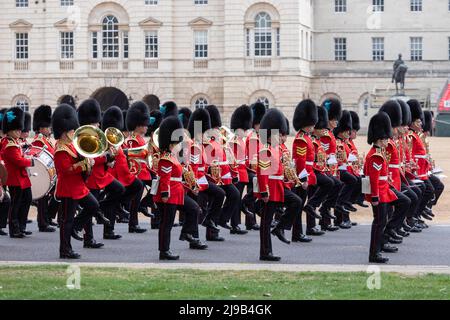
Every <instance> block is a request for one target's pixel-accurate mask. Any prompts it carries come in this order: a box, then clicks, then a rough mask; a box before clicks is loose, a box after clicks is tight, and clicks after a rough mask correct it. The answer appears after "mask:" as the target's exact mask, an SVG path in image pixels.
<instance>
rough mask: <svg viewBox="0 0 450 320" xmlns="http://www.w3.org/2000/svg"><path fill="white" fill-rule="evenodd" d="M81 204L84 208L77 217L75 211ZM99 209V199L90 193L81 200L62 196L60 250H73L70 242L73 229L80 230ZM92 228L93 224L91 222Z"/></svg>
mask: <svg viewBox="0 0 450 320" xmlns="http://www.w3.org/2000/svg"><path fill="white" fill-rule="evenodd" d="M78 205H80V206H81V207H82V208H83V210H81V212H80V214H79V215H77V216H76V217H75V218H74V216H75V211H76V208H77V206H78ZM98 209H99V204H98V201H97V199H96V198H95V197H94V196H93V195H92V194H91V193H89V194H88V195H87V196H86V197H84V198H83V199H80V200H75V199H72V198H62V199H61V206H60V212H59V216H60V217H61V218H60V219H61V223H60V226H59V240H60V241H59V252H60V253H62V254H66V253H69V252H71V251H72V245H71V243H70V239H71V235H72V230H73V229H75V230H77V231H80V230H81V229H82V228H83V226H84V225H86V224H87V222H88V221H91V219H92V216H93V215H94V214H95V213H96V212H97V210H98ZM91 229H92V224H91Z"/></svg>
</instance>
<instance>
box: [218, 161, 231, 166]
mask: <svg viewBox="0 0 450 320" xmlns="http://www.w3.org/2000/svg"><path fill="white" fill-rule="evenodd" d="M217 164H218V165H219V166H226V165H227V164H229V163H228V161H222V162H218V163H217Z"/></svg>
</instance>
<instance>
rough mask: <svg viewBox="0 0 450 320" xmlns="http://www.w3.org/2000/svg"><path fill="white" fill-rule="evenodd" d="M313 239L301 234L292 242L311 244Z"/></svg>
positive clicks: (293, 238)
mask: <svg viewBox="0 0 450 320" xmlns="http://www.w3.org/2000/svg"><path fill="white" fill-rule="evenodd" d="M311 241H312V238H310V237H307V236H305V235H304V234H300V235H299V236H295V237H292V242H304V243H308V242H311Z"/></svg>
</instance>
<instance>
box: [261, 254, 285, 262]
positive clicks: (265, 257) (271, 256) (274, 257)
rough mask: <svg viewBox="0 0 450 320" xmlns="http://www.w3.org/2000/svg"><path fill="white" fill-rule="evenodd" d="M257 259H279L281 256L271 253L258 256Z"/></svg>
mask: <svg viewBox="0 0 450 320" xmlns="http://www.w3.org/2000/svg"><path fill="white" fill-rule="evenodd" d="M259 260H261V261H280V260H281V257H277V256H274V255H273V254H272V253H269V254H266V255H262V256H259Z"/></svg>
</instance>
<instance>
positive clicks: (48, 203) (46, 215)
mask: <svg viewBox="0 0 450 320" xmlns="http://www.w3.org/2000/svg"><path fill="white" fill-rule="evenodd" d="M54 192H55V187H53V189H52V190H51V191H50V192H49V193H48V194H47V195H45V196H44V197H42V198H41V199H39V200H38V201H37V223H38V227H39V229H45V228H46V227H48V225H49V222H50V221H51V220H52V219H54V218H55V217H56V214H57V213H58V209H59V202H58V201H56V199H55V198H54Z"/></svg>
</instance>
